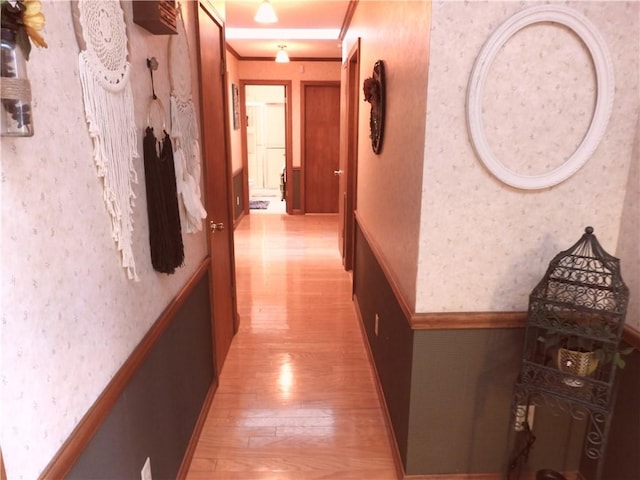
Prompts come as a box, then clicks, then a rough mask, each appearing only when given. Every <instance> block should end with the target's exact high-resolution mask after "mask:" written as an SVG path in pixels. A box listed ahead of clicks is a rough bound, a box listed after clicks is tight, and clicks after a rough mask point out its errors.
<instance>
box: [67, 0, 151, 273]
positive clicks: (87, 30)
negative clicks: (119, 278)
mask: <svg viewBox="0 0 640 480" xmlns="http://www.w3.org/2000/svg"><path fill="white" fill-rule="evenodd" d="M71 8H72V12H73V18H74V27H75V31H76V38H77V40H78V45H79V47H80V55H79V71H80V81H81V83H82V91H83V99H84V108H85V115H86V119H87V123H88V127H89V135H90V136H91V139H92V141H93V158H94V161H95V163H96V166H97V169H98V175H99V176H100V177H101V178H102V180H103V187H104V201H105V204H106V207H107V210H108V212H109V214H110V215H111V233H112V236H113V239H114V241H115V242H116V245H117V248H118V251H120V253H121V255H122V266H123V267H124V268H125V269H126V272H127V275H128V277H129V279H134V280H138V275H137V273H136V268H135V262H134V258H133V249H132V244H133V240H132V237H133V204H134V199H135V195H134V193H133V189H132V183H137V176H136V171H135V169H134V165H133V160H134V159H135V158H138V152H137V138H136V127H135V120H134V110H133V96H132V93H131V85H130V83H129V75H130V65H129V63H128V61H127V56H128V50H127V33H126V26H125V22H124V14H123V11H122V7H121V6H120V3H119V1H118V0H80V1H77V2H75V1H74V2H71Z"/></svg>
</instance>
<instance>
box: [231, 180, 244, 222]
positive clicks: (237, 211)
mask: <svg viewBox="0 0 640 480" xmlns="http://www.w3.org/2000/svg"><path fill="white" fill-rule="evenodd" d="M242 173H243V170H242V169H240V170H238V171H237V172H234V173H233V221H234V222H236V221H237V220H239V219H240V217H241V216H242V213H243V212H244V182H243V179H242Z"/></svg>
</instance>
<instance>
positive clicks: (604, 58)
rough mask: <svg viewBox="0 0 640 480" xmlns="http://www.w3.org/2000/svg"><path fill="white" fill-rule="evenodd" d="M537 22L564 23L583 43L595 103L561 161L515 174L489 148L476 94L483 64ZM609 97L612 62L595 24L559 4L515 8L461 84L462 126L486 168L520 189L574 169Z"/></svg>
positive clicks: (588, 150)
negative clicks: (587, 121) (577, 141)
mask: <svg viewBox="0 0 640 480" xmlns="http://www.w3.org/2000/svg"><path fill="white" fill-rule="evenodd" d="M540 22H555V23H560V24H562V25H565V26H566V27H568V28H570V29H571V30H573V31H574V32H575V33H576V34H577V35H578V36H579V37H580V39H581V40H582V41H583V42H584V44H585V45H586V46H587V48H588V49H589V53H590V54H591V58H592V60H593V64H594V67H595V73H596V104H595V109H594V112H593V117H592V119H591V124H590V125H589V128H588V130H587V133H586V134H585V136H584V138H583V139H582V142H581V143H580V145H579V146H578V148H577V149H576V150H575V152H573V154H572V155H571V156H570V157H569V158H568V159H567V160H566V161H565V162H564V163H563V164H562V165H560V166H559V167H557V168H555V169H553V170H551V171H549V172H547V173H543V174H539V175H521V174H518V173H516V172H513V171H512V170H510V169H508V168H507V167H506V166H505V165H504V164H503V163H502V162H500V160H498V159H497V158H496V157H495V155H494V154H493V152H492V151H491V148H490V147H489V143H488V141H487V137H486V135H485V132H484V128H483V125H482V96H483V91H484V85H485V82H486V79H487V75H488V73H489V69H490V68H491V64H492V63H493V61H494V59H495V57H496V55H497V54H498V52H499V51H500V49H501V48H502V47H503V46H504V45H505V43H507V41H508V40H509V39H510V38H511V37H512V36H513V35H515V34H516V33H517V32H518V31H520V30H522V29H523V28H525V27H527V26H529V25H532V24H534V23H540ZM613 98H614V76H613V62H612V61H611V55H610V54H609V50H608V49H607V46H606V44H605V42H604V39H603V38H602V37H601V36H600V34H599V33H598V31H597V30H596V29H595V27H594V26H593V25H592V24H591V23H590V22H589V21H588V20H587V19H586V18H585V17H584V16H582V15H581V14H580V13H578V12H576V11H575V10H572V9H570V8H568V7H565V6H562V5H540V6H535V7H531V8H528V9H526V10H523V11H521V12H519V13H516V14H515V15H513V16H512V17H510V18H508V19H507V20H506V21H505V22H504V23H503V24H501V25H500V26H499V27H498V28H497V29H496V30H495V31H494V32H493V34H492V35H491V36H490V37H489V39H488V40H487V42H486V43H485V44H484V45H483V47H482V49H481V50H480V53H479V54H478V57H477V58H476V61H475V63H474V65H473V69H472V70H471V76H470V80H469V87H468V89H467V125H468V128H469V134H470V136H471V142H472V143H473V146H474V148H475V150H476V153H477V154H478V156H479V157H480V160H482V162H483V163H484V164H485V166H486V167H487V168H488V169H489V171H490V172H491V173H493V175H495V176H496V177H497V178H498V179H500V180H501V181H502V182H504V183H506V184H507V185H510V186H512V187H515V188H520V189H524V190H537V189H542V188H548V187H551V186H553V185H557V184H558V183H560V182H562V181H564V180H566V179H567V178H569V177H570V176H571V175H573V174H574V173H576V172H577V171H578V170H579V169H580V168H582V166H583V165H584V164H585V163H586V162H587V160H588V159H589V157H590V156H591V155H592V154H593V152H594V151H595V149H596V148H597V146H598V144H599V143H600V140H602V137H603V136H604V132H605V130H606V128H607V123H608V122H609V117H610V115H611V110H612V108H613Z"/></svg>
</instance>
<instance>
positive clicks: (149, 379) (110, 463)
mask: <svg viewBox="0 0 640 480" xmlns="http://www.w3.org/2000/svg"><path fill="white" fill-rule="evenodd" d="M208 277H209V276H208V275H207V274H205V275H204V276H202V278H201V279H200V280H199V281H198V283H197V284H196V285H195V286H194V288H193V289H192V290H191V292H190V294H189V296H188V297H187V298H186V299H185V300H184V303H183V304H182V305H181V306H180V307H179V308H178V310H177V311H176V313H175V315H174V316H173V318H172V319H171V320H170V322H169V325H168V326H167V328H166V329H165V330H164V332H163V333H162V335H161V336H160V337H159V338H158V340H157V342H156V343H155V345H154V346H153V347H152V348H151V350H150V351H149V353H148V354H147V356H146V357H145V359H144V361H143V362H142V363H141V365H140V367H139V368H138V370H137V371H136V373H135V374H134V375H133V376H132V378H131V380H130V381H129V382H128V384H127V385H126V387H125V388H124V390H123V392H122V394H121V395H120V396H119V398H118V399H117V401H116V403H115V405H114V407H113V408H112V409H111V411H110V412H109V413H108V415H107V417H106V419H105V420H104V422H103V423H102V425H101V426H100V428H99V429H98V431H97V432H96V434H95V435H94V436H93V438H92V439H91V441H90V442H89V444H88V445H87V446H86V448H85V449H84V450H83V452H82V454H81V455H80V457H79V458H78V460H77V461H76V462H75V464H74V465H73V467H72V469H71V471H70V472H69V474H68V475H67V476H66V477H65V478H69V479H83V480H86V479H89V478H90V479H115V478H118V479H124V478H132V479H133V478H140V471H141V469H142V466H143V464H144V462H145V460H146V458H147V457H149V458H150V459H151V472H152V475H153V478H154V479H155V480H160V479H175V478H176V476H177V473H178V470H179V468H180V465H181V463H182V460H183V457H184V455H185V451H186V449H187V445H188V444H189V441H190V440H191V436H192V434H193V431H194V427H195V425H196V421H197V420H198V417H199V415H200V412H201V409H202V407H203V404H204V402H205V397H206V396H207V393H208V391H209V388H210V387H211V385H212V383H213V382H214V370H213V352H212V336H211V323H210V315H211V314H210V312H211V308H210V300H209V281H208Z"/></svg>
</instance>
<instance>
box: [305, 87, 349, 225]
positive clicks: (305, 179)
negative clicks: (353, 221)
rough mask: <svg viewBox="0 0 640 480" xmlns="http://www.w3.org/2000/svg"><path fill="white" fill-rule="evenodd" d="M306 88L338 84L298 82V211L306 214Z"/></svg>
mask: <svg viewBox="0 0 640 480" xmlns="http://www.w3.org/2000/svg"><path fill="white" fill-rule="evenodd" d="M307 87H338V88H339V87H340V82H339V81H338V82H336V81H335V80H310V81H306V82H300V210H301V213H303V214H304V213H306V211H307V206H306V203H307V202H306V197H307V196H306V192H305V188H306V186H305V183H306V171H305V170H306V166H305V164H306V162H307V159H306V158H305V151H306V150H305V148H306V140H305V137H306V130H307V122H305V112H306V97H305V90H306V88H307ZM339 209H340V199H339V198H338V210H339Z"/></svg>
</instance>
